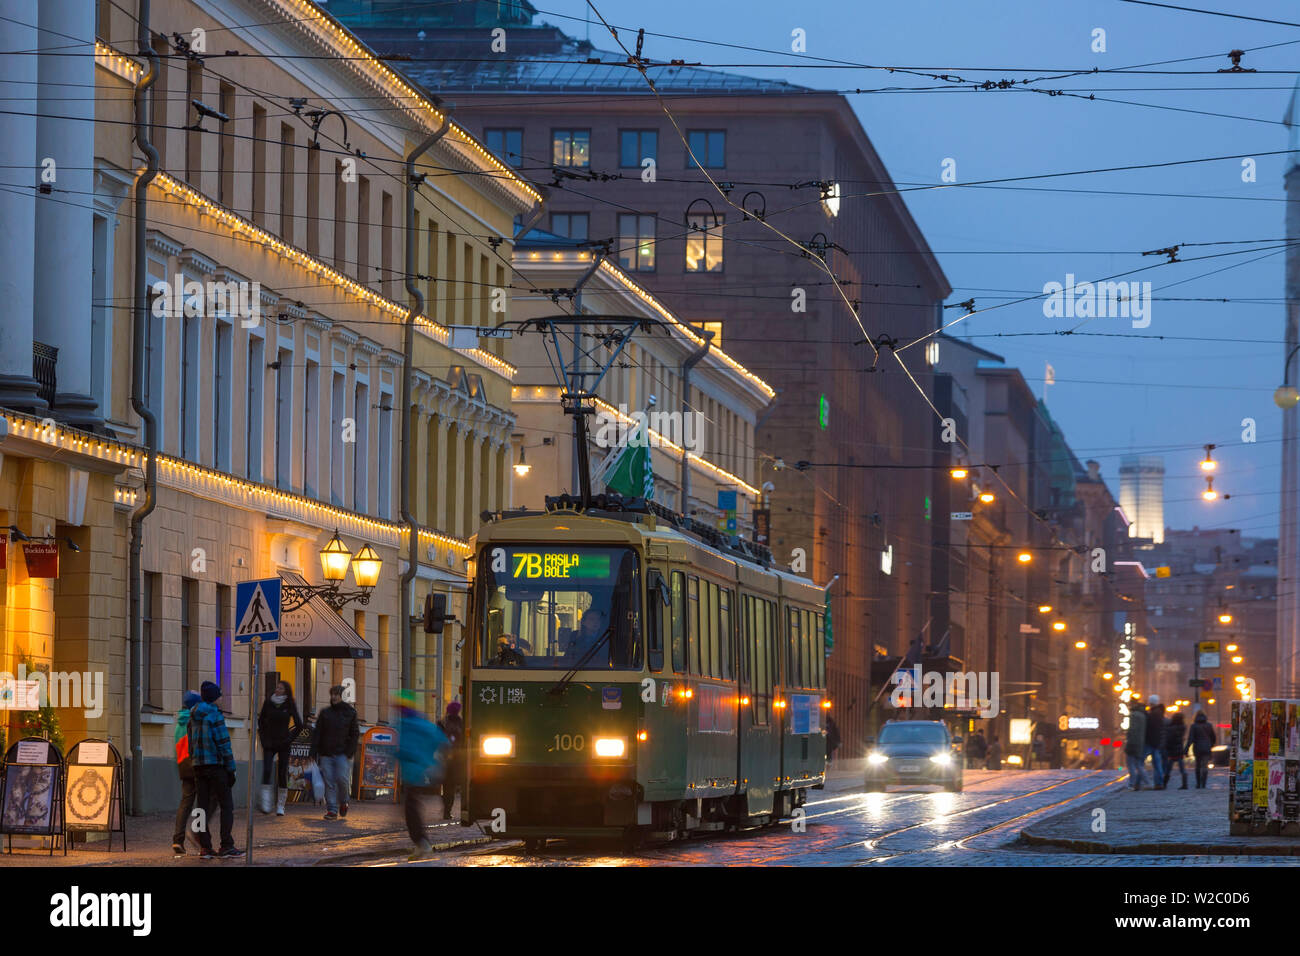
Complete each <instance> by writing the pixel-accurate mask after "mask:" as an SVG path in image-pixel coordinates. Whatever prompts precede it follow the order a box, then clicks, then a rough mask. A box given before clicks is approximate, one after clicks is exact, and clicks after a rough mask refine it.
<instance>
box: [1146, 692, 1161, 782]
mask: <svg viewBox="0 0 1300 956" xmlns="http://www.w3.org/2000/svg"><path fill="white" fill-rule="evenodd" d="M1147 757H1150V758H1151V789H1153V790H1163V789H1164V788H1165V705H1164V704H1162V703H1160V698H1159V697H1158V696H1157V695H1155V694H1152V695H1151V697H1150V704H1149V705H1148V706H1147V735H1146V744H1145V746H1144V747H1143V748H1142V762H1143V763H1146V759H1147Z"/></svg>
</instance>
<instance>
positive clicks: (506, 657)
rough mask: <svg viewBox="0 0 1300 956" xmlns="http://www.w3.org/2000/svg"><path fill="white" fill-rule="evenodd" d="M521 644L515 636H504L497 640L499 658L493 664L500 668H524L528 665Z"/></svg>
mask: <svg viewBox="0 0 1300 956" xmlns="http://www.w3.org/2000/svg"><path fill="white" fill-rule="evenodd" d="M520 643H521V642H520V641H519V640H518V639H517V638H516V637H515V636H514V635H513V634H502V635H501V636H500V637H498V638H497V656H496V659H495V660H493V662H492V663H493V664H496V665H497V666H498V667H523V666H525V664H526V660H525V658H524V654H523V651H522V650H520V648H519V644H520Z"/></svg>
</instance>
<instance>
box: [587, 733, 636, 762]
mask: <svg viewBox="0 0 1300 956" xmlns="http://www.w3.org/2000/svg"><path fill="white" fill-rule="evenodd" d="M591 752H592V753H593V754H595V755H596V756H597V757H622V756H624V755H625V754H626V753H627V738H626V737H597V738H596V739H595V741H593V743H592V747H591Z"/></svg>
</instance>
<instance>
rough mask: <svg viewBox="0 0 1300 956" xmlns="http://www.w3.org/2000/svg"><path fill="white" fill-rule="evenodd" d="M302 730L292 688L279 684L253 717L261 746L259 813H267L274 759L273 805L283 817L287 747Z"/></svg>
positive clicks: (287, 783)
mask: <svg viewBox="0 0 1300 956" xmlns="http://www.w3.org/2000/svg"><path fill="white" fill-rule="evenodd" d="M301 731H302V718H301V717H299V716H298V705H297V703H295V702H294V699H293V688H292V687H290V686H289V682H288V681H283V680H282V681H279V682H277V683H276V685H275V691H274V692H273V693H271V694H269V695H267V698H266V701H265V702H264V703H263V704H262V712H261V713H260V714H258V715H257V739H258V741H259V742H260V743H261V744H262V793H261V808H260V809H261V811H262V812H263V813H270V812H271V797H272V795H273V793H274V791H273V790H272V787H271V766H272V764H274V763H275V758H276V757H279V758H280V766H279V769H278V771H277V773H276V777H275V782H276V786H277V787H278V788H279V795H278V798H277V800H276V803H275V812H276V814H277V815H278V816H284V804H285V801H286V800H288V798H289V744H290V743H292V742H293V739H294V738H295V737H297V736H298V734H299V733H300V732H301Z"/></svg>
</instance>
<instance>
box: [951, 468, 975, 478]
mask: <svg viewBox="0 0 1300 956" xmlns="http://www.w3.org/2000/svg"><path fill="white" fill-rule="evenodd" d="M948 474H950V475H952V477H953V478H955V479H957V480H958V481H960V480H961V479H963V478H965V477H966V476H967V475H969V474H970V472H969V471H967V470H966V469H965V468H954V469H952V471H950V472H948Z"/></svg>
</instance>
